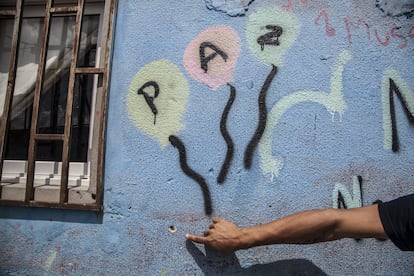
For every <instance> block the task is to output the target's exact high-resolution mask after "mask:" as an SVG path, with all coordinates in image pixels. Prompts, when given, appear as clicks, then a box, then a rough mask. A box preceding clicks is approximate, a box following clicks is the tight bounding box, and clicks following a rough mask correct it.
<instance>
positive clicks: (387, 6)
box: [376, 0, 414, 17]
mask: <svg viewBox="0 0 414 276" xmlns="http://www.w3.org/2000/svg"><path fill="white" fill-rule="evenodd" d="M376 6H377V7H378V8H379V9H380V10H381V11H382V12H384V13H385V14H386V15H389V16H401V15H405V16H407V17H411V16H413V13H414V0H376Z"/></svg>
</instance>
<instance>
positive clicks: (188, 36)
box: [0, 0, 414, 275]
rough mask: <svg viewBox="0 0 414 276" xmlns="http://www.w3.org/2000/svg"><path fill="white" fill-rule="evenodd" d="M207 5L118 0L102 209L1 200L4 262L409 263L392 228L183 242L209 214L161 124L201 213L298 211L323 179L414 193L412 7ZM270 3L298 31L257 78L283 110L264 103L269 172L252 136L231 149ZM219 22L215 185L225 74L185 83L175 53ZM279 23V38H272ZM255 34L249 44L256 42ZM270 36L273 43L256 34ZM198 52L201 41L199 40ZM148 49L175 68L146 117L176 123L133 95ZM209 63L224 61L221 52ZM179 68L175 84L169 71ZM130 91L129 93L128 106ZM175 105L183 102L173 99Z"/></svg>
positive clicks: (146, 268)
mask: <svg viewBox="0 0 414 276" xmlns="http://www.w3.org/2000/svg"><path fill="white" fill-rule="evenodd" d="M214 2H215V3H216V4H217V2H220V1H208V3H209V4H210V6H209V7H210V8H207V7H206V5H205V3H204V2H203V1H193V0H188V1H149V0H147V1H130V0H120V1H119V6H118V18H117V27H116V37H115V45H114V57H113V62H112V83H111V87H110V99H109V114H108V124H107V126H108V131H107V145H106V163H105V178H104V180H105V183H104V187H105V193H104V213H103V215H102V216H99V215H96V214H94V213H84V212H75V211H60V210H41V209H24V208H4V207H2V208H1V211H0V215H1V217H2V218H1V219H0V232H1V235H0V248H1V254H0V274H2V275H4V274H6V275H7V274H11V275H45V274H50V275H61V274H62V275H117V274H118V275H200V274H203V273H204V274H210V275H211V274H213V275H214V274H223V273H229V274H230V273H234V274H236V273H238V274H254V273H257V274H258V275H264V274H269V273H274V274H277V275H284V273H285V274H293V273H304V272H309V273H310V274H312V275H315V274H316V275H317V274H325V273H326V274H328V275H372V274H378V275H390V274H394V275H395V274H398V275H409V274H412V273H413V272H414V253H407V252H401V251H399V250H398V249H397V248H396V247H394V246H393V244H392V243H391V242H390V241H386V242H381V241H377V240H373V239H364V240H360V241H355V240H352V239H343V240H340V241H335V242H330V243H324V244H317V245H306V246H295V245H274V246H264V247H258V248H254V249H249V250H244V251H239V252H236V254H232V255H222V254H220V253H217V252H212V251H211V250H208V249H205V248H204V247H203V246H199V245H194V244H192V243H186V241H185V239H184V235H185V233H188V232H191V233H198V234H201V233H202V231H203V230H204V229H205V228H206V227H208V225H209V223H210V217H209V216H208V215H206V212H205V208H204V204H205V197H203V193H202V190H201V188H200V185H199V183H197V182H196V181H194V180H193V179H191V178H190V177H188V176H187V175H186V174H185V173H184V172H183V171H182V169H181V167H180V162H179V153H178V150H177V149H176V148H174V147H173V146H172V145H170V144H169V143H168V142H167V143H166V144H164V145H162V144H161V143H160V140H159V137H164V138H165V137H167V138H168V135H169V134H174V135H176V136H177V137H178V138H179V139H180V140H181V141H182V142H183V144H184V146H185V148H186V151H187V162H188V165H189V166H190V167H191V168H192V169H193V170H194V171H196V172H197V173H198V174H200V175H201V176H202V177H203V178H204V179H205V182H206V183H207V185H208V188H209V191H210V193H211V208H212V215H213V216H221V217H224V218H226V219H229V220H231V221H233V222H235V223H237V224H238V225H240V226H247V225H252V224H257V223H264V222H267V221H269V220H272V219H275V218H278V217H281V216H284V215H288V214H291V213H293V212H297V211H302V210H305V209H316V208H327V207H332V206H333V203H335V202H337V197H336V195H335V193H334V191H335V189H338V188H339V189H340V190H341V191H342V194H343V195H344V197H345V201H346V203H347V204H348V205H349V206H358V204H359V200H358V197H359V196H360V195H361V194H362V197H361V203H362V205H368V204H371V203H372V202H373V201H375V200H377V199H381V200H384V201H385V200H390V199H392V198H395V197H398V196H401V195H404V194H408V193H413V192H414V185H413V182H414V173H413V164H414V125H413V123H412V122H410V121H409V119H408V118H409V116H406V115H407V114H406V113H405V112H404V108H403V106H406V107H407V108H408V110H409V112H408V113H410V114H411V116H413V114H414V100H413V98H414V74H413V68H414V20H413V19H412V18H407V17H406V16H399V17H391V16H386V15H385V14H384V13H383V12H382V11H381V10H380V9H378V8H377V7H376V6H375V1H311V0H309V1H303V0H302V1H299V0H297V1H296V0H292V1H287V0H286V1H276V0H275V1H270V0H256V1H254V2H252V3H250V6H249V9H248V10H247V11H246V14H245V15H244V16H239V17H237V16H236V17H235V16H229V15H228V14H232V15H234V13H235V11H234V10H232V9H233V8H234V6H231V7H229V8H228V9H230V10H228V12H227V13H226V12H222V11H219V10H224V11H226V7H221V8H217V9H214V8H212V7H211V4H212V3H213V4H214ZM244 2H246V3H247V2H248V1H244ZM246 7H247V6H246ZM273 8H279V12H280V13H279V14H278V15H279V16H281V17H277V18H282V15H283V14H285V15H286V16H287V18H291V19H292V18H293V19H292V20H293V21H289V20H285V19H282V21H281V23H280V24H281V25H283V27H284V30H285V31H286V32H287V33H284V34H285V35H288V33H289V31H290V30H291V27H293V28H292V29H293V30H297V36H296V38H295V39H294V40H292V43H291V44H290V45H289V46H288V47H286V49H285V52H284V54H283V55H281V59H280V61H281V62H280V64H277V65H278V72H277V74H276V75H275V77H274V79H273V81H272V82H271V84H270V86H269V89H268V91H267V96H266V108H267V111H268V112H269V114H271V112H274V114H277V111H280V114H281V115H280V116H279V117H277V116H276V115H274V116H276V117H277V120H276V123H275V124H273V125H272V124H270V123H269V121H268V124H267V125H266V131H267V132H265V134H266V135H270V136H268V140H267V141H265V143H264V142H263V140H262V141H261V144H259V146H266V145H267V146H268V147H269V146H270V149H271V152H270V153H271V154H270V157H271V158H273V160H275V162H279V163H278V164H280V166H279V169H277V170H273V171H272V172H273V173H269V171H266V170H265V167H266V164H270V163H269V162H270V161H269V159H266V158H264V157H266V154H264V155H262V154H260V152H259V150H258V149H256V150H255V151H254V155H253V158H252V166H251V168H250V169H249V170H248V169H245V168H244V165H243V158H244V151H245V148H246V146H247V144H248V143H249V141H250V139H251V138H252V136H253V134H254V132H255V129H256V126H257V123H258V120H259V109H258V105H257V99H258V95H259V92H260V91H261V88H262V86H263V83H264V81H265V79H266V78H267V76H268V74H269V73H270V71H271V69H272V67H271V65H270V64H271V62H270V61H269V60H270V59H272V58H274V56H272V55H270V56H271V57H270V58H269V57H265V58H263V57H261V56H260V55H261V51H260V50H258V49H253V48H254V46H251V45H250V44H249V32H248V31H247V30H248V28H249V24H252V21H251V20H252V16H254V15H257V16H258V18H260V19H258V20H259V21H260V20H262V19H263V20H264V21H266V20H273V17H272V16H271V15H270V16H269V15H266V12H265V11H269V10H271V11H272V10H273ZM242 10H243V9H242ZM236 13H237V12H236ZM275 18H276V17H275ZM295 22H296V23H298V24H296V23H295ZM358 22H359V23H360V26H359V29H358V28H356V26H357V24H358ZM365 23H366V25H365ZM284 24H285V25H284ZM218 25H220V26H223V25H224V26H227V27H230V28H232V29H233V30H234V31H235V33H236V34H237V35H238V36H239V39H240V40H239V41H236V45H238V46H239V47H240V49H239V50H240V51H239V55H238V58H237V60H236V63H235V67H234V70H233V77H234V78H233V80H228V81H229V82H230V83H231V84H232V85H233V86H234V87H235V88H236V98H235V100H234V103H233V105H232V107H231V109H230V112H229V115H228V122H227V126H228V131H229V133H230V135H231V137H232V139H233V142H234V158H233V160H232V163H231V165H230V167H229V170H228V175H227V178H226V181H225V182H224V183H223V184H217V181H216V178H217V175H218V173H219V171H220V169H221V166H222V164H223V160H224V157H225V154H226V150H227V147H226V143H225V142H224V140H223V137H222V135H221V133H220V120H221V117H222V112H223V110H224V108H225V105H226V103H227V101H228V98H229V93H230V92H229V86H227V85H226V84H225V82H223V83H221V84H223V85H221V86H219V87H218V88H217V89H215V90H214V89H212V88H210V87H209V86H208V85H207V83H206V82H203V81H198V80H196V79H195V78H193V76H192V74H190V73H189V70H188V68H186V66H184V58H183V56H184V52H185V50H186V48H187V47H188V46H189V45H190V43H191V42H192V41H193V40H194V39H196V38H197V36H199V35H200V34H201V33H202V32H203V31H205V30H207V29H209V28H211V27H214V26H218ZM366 26H368V27H366ZM264 33H266V30H264ZM284 34H282V36H281V37H280V39H281V44H282V46H283V43H284V41H283V39H282V38H284ZM230 40H231V39H228V41H226V40H225V41H224V42H223V43H224V44H223V47H224V48H226V46H227V45H228V43H230V42H234V40H233V41H230ZM226 43H227V44H226ZM230 44H231V43H230ZM252 47H253V48H252ZM256 47H259V49H260V45H258V46H256ZM269 48H270V49H271V50H273V48H277V47H276V46H271V45H270V46H269V45H266V46H265V49H266V50H268V49H269ZM206 51H207V52H206V53H207V54H211V53H212V52H211V49H210V50H206ZM226 51H229V52H232V51H235V50H234V49H226ZM255 51H256V52H255ZM275 53H276V54H278V52H277V51H275ZM220 58H221V57H216V58H215V59H214V60H215V62H218V63H217V64H214V65H213V61H212V63H210V65H211V66H212V67H211V68H213V66H218V67H220V63H219V61H220ZM159 60H164V62H166V63H168V64H169V66H172V67H173V68H175V69H178V71H179V72H181V75H177V78H171V79H172V80H171V82H172V83H170V84H171V86H170V88H171V91H174V93H178V94H177V95H181V96H180V97H178V96H177V97H176V98H174V97H170V98H167V103H165V102H164V103H161V102H158V100H160V101H161V99H162V96H161V93H162V94H164V93H169V90H168V89H165V86H162V87H164V88H162V89H160V96H159V97H160V98H158V97H153V103H154V104H155V106H157V104H159V105H158V106H157V107H158V108H159V113H158V115H157V116H158V117H157V120H161V121H157V122H163V121H162V120H165V121H166V122H167V124H168V122H169V121H168V120H169V118H170V117H168V116H165V117H163V116H164V115H163V114H166V113H165V112H166V111H165V110H166V109H168V108H169V107H170V109H171V110H168V112H171V114H178V113H179V115H181V116H180V117H179V118H178V119H177V120H179V122H180V124H181V126H182V128H180V129H177V131H175V132H174V131H172V133H168V132H167V133H165V132H163V130H162V129H160V128H157V125H155V126H154V124H153V121H152V120H153V117H152V116H153V115H154V114H153V113H152V112H151V109H149V106H148V105H146V104H144V103H145V101H144V100H143V99H144V98H143V96H142V95H141V96H139V95H138V94H134V93H132V94H131V91H133V90H134V89H135V88H136V87H138V86H140V85H142V81H143V80H145V77H139V76H138V77H137V75H136V74H137V73H139V72H143V70H144V71H145V70H146V69H145V68H148V67H147V66H148V65H150V64H153V62H155V61H159ZM341 61H342V62H343V63H340V62H341ZM338 62H339V63H338ZM338 64H339V65H338ZM341 64H342V65H341ZM174 66H175V67H174ZM221 66H223V68H224V67H226V66H228V63H226V62H222V65H221ZM338 66H339V67H338ZM341 66H342V67H343V71H341V70H339V71H340V74H339V75H335V68H336V69H338V68H341ZM161 67H162V66H158V67H157V66H155V69H151V70H152V71H151V70H149V73H146V74H147V75H145V76H146V77H147V78H148V79H146V80H150V79H151V78H154V79H156V80H157V81H158V82H160V83H162V82H163V79H164V76H165V72H162V68H161ZM158 69H159V70H161V72H158V71H157V70H158ZM193 69H194V68H193ZM213 69H214V68H213ZM213 69H211V70H213ZM190 71H191V70H190ZM210 72H211V71H209V73H210ZM151 74H153V75H151ZM171 74H172V73H171ZM174 74H176V73H174ZM177 74H178V73H177ZM167 75H168V72H167ZM338 76H340V77H338ZM179 78H181V79H180V82H178V83H174V81H175V79H179ZM390 79H392V80H393V81H394V82H395V83H396V84H397V86H398V87H399V90H400V92H401V94H402V97H401V98H402V100H400V99H399V98H398V97H397V96H395V93H393V95H394V103H395V114H396V116H395V117H396V122H397V128H398V137H399V150H398V151H393V150H392V149H391V148H389V147H390V145H391V144H390V143H389V142H390V141H391V140H390V139H389V134H390V133H391V132H390V123H389V121H388V118H389V111H387V110H388V107H389V104H388V102H387V99H389V97H388V96H387V95H388V94H389V83H390V81H389V80H390ZM134 80H135V82H134ZM140 81H141V83H140ZM183 83H184V84H186V85H187V88H188V89H187V88H186V87H180V88H182V89H184V90H185V89H187V92H188V94H185V93H184V94H180V89H176V87H175V88H174V87H173V86H174V84H177V85H183ZM134 85H135V86H134ZM167 85H168V83H167ZM167 90H168V91H167ZM332 91H336V92H337V93H339V94H337V95H339V96H338V97H336V98H334V99H331V100H332V102H329V103H327V102H325V101H324V100H322V98H324V97H323V95H328V94H329V93H332ZM301 93H302V94H301ZM310 93H315V95H316V94H318V93H320V95H321V97H322V98H320V99H315V98H316V96H315V97H314V96H312V95H313V94H310ZM323 93H325V94H323ZM168 95H175V94H173V92H171V94H168ZM292 95H293V96H292ZM301 95H302V96H303V95H305V96H303V97H302V98H301ZM383 95H385V96H383ZM130 96H131V97H132V98H131V97H130ZM133 97H137V98H135V100H136V101H137V103H135V102H134V98H133ZM140 97H141V98H140ZM174 99H178V100H177V101H176V102H174ZM168 100H172V101H173V102H168ZM180 100H181V101H180ZM168 103H169V104H168ZM135 104H136V105H137V107H136V108H137V110H136V109H134V105H135ZM174 104H176V105H174ZM180 106H181V107H182V108H183V110H182V112H178V111H177V110H178V109H179V107H180ZM345 106H346V109H345V108H344V107H345ZM327 107H332V108H330V109H329V110H327ZM333 111H335V112H333ZM341 112H342V114H340V113H341ZM140 114H142V116H144V117H145V116H146V117H145V118H147V119H148V120H150V122H151V124H152V125H153V128H154V129H153V131H154V132H153V134H150V132H149V131H148V130H147V129H145V128H144V127H143V125H142V123H141V124H140V123H137V120H139V119H137V118H135V117H134V116H137V115H138V117H139V115H140ZM167 115H168V113H167ZM272 116H273V115H272ZM163 118H164V119H163ZM170 123H171V124H176V123H177V122H170ZM151 124H149V126H151ZM144 125H145V123H144ZM147 126H148V125H147ZM269 129H270V131H269ZM154 133H155V134H154ZM157 135H158V136H157ZM165 135H167V136H165ZM269 139H270V140H269ZM358 176H359V177H360V178H359V180H358ZM354 181H356V184H357V185H355V187H353V186H354V185H353V184H354ZM359 184H360V185H359ZM359 187H361V191H359ZM347 192H348V193H349V195H348V196H347Z"/></svg>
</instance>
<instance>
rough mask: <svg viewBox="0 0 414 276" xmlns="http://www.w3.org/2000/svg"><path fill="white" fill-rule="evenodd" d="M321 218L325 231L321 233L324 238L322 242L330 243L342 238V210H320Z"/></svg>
mask: <svg viewBox="0 0 414 276" xmlns="http://www.w3.org/2000/svg"><path fill="white" fill-rule="evenodd" d="M321 212H322V216H323V218H324V221H325V222H326V225H325V226H326V227H325V231H323V233H322V234H323V235H324V237H323V238H322V240H324V241H332V240H337V239H342V238H344V235H343V232H342V230H341V229H342V227H341V225H342V219H341V217H342V213H343V210H339V209H334V208H329V209H325V210H322V211H321Z"/></svg>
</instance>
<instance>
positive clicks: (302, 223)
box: [241, 209, 340, 248]
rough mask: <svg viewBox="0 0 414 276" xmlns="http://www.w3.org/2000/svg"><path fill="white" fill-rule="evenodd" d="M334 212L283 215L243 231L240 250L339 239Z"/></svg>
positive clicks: (316, 211)
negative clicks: (267, 245)
mask: <svg viewBox="0 0 414 276" xmlns="http://www.w3.org/2000/svg"><path fill="white" fill-rule="evenodd" d="M338 225H339V221H338V218H337V214H336V211H335V210H332V209H327V210H312V211H305V212H301V213H297V214H294V215H291V216H287V217H284V218H281V219H278V220H275V221H272V222H270V223H267V224H262V225H256V226H252V227H247V228H243V229H242V231H243V233H244V237H243V238H242V239H241V243H242V244H241V248H248V247H253V246H258V245H265V244H280V243H290V244H308V243H315V242H322V241H329V240H333V239H337V238H340V237H339V236H338V234H339V233H337V232H336V229H337V228H338Z"/></svg>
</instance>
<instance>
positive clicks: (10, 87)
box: [0, 0, 23, 198]
mask: <svg viewBox="0 0 414 276" xmlns="http://www.w3.org/2000/svg"><path fill="white" fill-rule="evenodd" d="M22 5H23V0H17V1H16V10H14V11H4V12H2V13H0V15H1V16H8V17H12V16H14V26H13V37H12V44H11V51H10V62H9V75H8V80H7V89H6V95H5V100H4V108H3V115H2V116H1V123H0V157H1V158H0V172H2V171H3V163H4V153H5V141H6V139H5V138H6V130H7V122H8V118H9V115H10V114H9V113H10V105H11V103H12V100H13V93H14V84H15V81H16V71H17V56H18V52H19V47H18V46H19V43H20V33H21V25H22ZM1 190H2V189H0V198H1Z"/></svg>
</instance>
